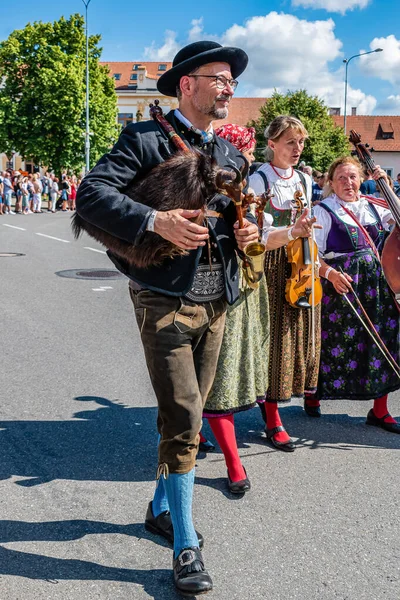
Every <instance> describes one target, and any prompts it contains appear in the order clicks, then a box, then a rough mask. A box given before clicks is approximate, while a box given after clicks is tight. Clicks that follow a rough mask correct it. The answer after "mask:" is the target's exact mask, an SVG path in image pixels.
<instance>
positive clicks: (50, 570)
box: [0, 546, 181, 600]
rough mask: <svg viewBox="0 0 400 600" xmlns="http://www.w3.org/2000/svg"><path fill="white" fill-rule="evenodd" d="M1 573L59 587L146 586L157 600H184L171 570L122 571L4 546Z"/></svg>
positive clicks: (0, 548)
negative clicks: (94, 584) (93, 584)
mask: <svg viewBox="0 0 400 600" xmlns="http://www.w3.org/2000/svg"><path fill="white" fill-rule="evenodd" d="M0 573H1V574H2V575H14V576H17V577H26V578H28V579H36V580H42V581H46V582H48V583H49V584H51V583H53V584H56V583H58V582H59V581H60V580H77V581H86V580H88V581H120V582H126V583H134V584H137V585H140V586H142V588H143V589H144V591H146V592H147V593H148V595H149V596H150V597H151V598H153V599H154V600H179V599H181V596H180V595H179V594H177V593H176V592H175V591H174V589H173V586H172V584H171V577H172V574H171V571H170V570H167V569H151V570H140V569H118V568H114V567H106V566H103V565H99V564H97V563H93V562H89V561H84V560H74V559H60V558H52V557H49V556H43V555H40V554H30V553H28V552H19V551H16V550H10V549H8V548H4V547H2V546H0ZM48 594H49V595H48V596H47V597H48V598H51V591H50V589H49V590H48ZM133 597H134V596H132V598H133Z"/></svg>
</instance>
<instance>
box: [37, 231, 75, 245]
mask: <svg viewBox="0 0 400 600" xmlns="http://www.w3.org/2000/svg"><path fill="white" fill-rule="evenodd" d="M36 235H40V236H42V237H45V238H49V239H50V240H57V242H64V243H65V244H69V243H70V242H69V240H62V239H61V238H56V237H53V236H52V235H46V234H45V233H37V234H36Z"/></svg>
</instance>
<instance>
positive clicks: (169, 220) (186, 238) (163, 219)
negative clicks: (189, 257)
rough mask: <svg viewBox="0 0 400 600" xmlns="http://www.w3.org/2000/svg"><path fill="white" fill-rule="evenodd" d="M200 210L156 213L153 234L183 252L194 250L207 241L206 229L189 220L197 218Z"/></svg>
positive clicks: (178, 209) (180, 209) (179, 209)
mask: <svg viewBox="0 0 400 600" xmlns="http://www.w3.org/2000/svg"><path fill="white" fill-rule="evenodd" d="M200 213H201V210H183V209H182V208H177V209H175V210H167V211H157V215H156V218H155V220H154V232H155V233H158V235H161V237H163V238H164V239H165V240H168V241H169V242H172V243H173V244H175V245H176V246H178V248H182V249H183V250H196V248H198V247H199V246H204V245H205V243H206V242H205V240H207V239H208V237H209V236H208V228H207V227H203V226H202V225H197V224H196V223H193V222H192V221H189V219H194V218H195V217H198V216H199V214H200Z"/></svg>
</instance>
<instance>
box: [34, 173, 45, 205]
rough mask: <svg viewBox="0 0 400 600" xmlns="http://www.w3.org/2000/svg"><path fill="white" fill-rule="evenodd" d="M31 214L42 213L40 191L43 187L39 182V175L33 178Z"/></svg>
mask: <svg viewBox="0 0 400 600" xmlns="http://www.w3.org/2000/svg"><path fill="white" fill-rule="evenodd" d="M32 183H33V190H34V192H33V212H34V213H41V212H42V191H43V186H42V182H41V181H40V178H39V174H38V173H35V174H34V176H33V181H32Z"/></svg>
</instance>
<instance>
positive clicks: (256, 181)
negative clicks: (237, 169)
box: [249, 163, 312, 244]
mask: <svg viewBox="0 0 400 600" xmlns="http://www.w3.org/2000/svg"><path fill="white" fill-rule="evenodd" d="M259 171H263V172H264V173H265V175H266V177H267V179H268V183H269V186H270V190H271V192H272V193H273V198H272V200H271V202H272V205H273V206H275V207H276V208H277V209H278V210H290V209H292V208H293V204H292V202H293V199H294V193H295V192H297V191H300V192H304V189H303V185H302V183H301V179H300V175H299V174H298V173H296V171H295V170H294V169H293V168H292V167H289V169H279V168H278V167H274V168H272V166H271V164H270V163H264V164H263V165H261V167H259V169H258V170H257V171H255V172H254V173H253V175H251V176H250V179H249V184H250V186H251V187H252V189H253V190H254V192H255V194H256V196H260V195H261V194H263V193H264V192H265V182H264V179H263V177H262V176H261V175H260V174H259V173H258V172H259ZM304 178H305V181H306V192H307V198H306V202H307V206H311V193H312V184H311V177H310V176H309V175H307V174H306V173H304ZM272 223H273V218H272V215H270V214H268V213H264V215H263V234H262V240H261V241H262V242H263V243H264V244H265V243H266V241H267V238H268V234H269V232H270V231H271V230H272V229H282V228H281V227H273V226H272Z"/></svg>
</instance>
